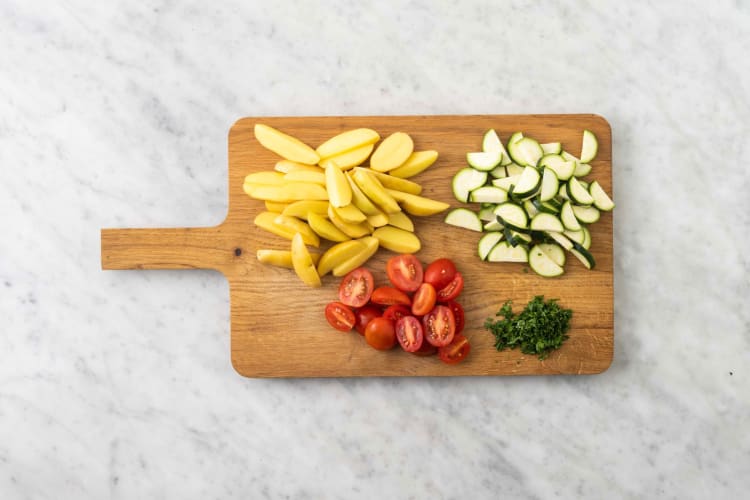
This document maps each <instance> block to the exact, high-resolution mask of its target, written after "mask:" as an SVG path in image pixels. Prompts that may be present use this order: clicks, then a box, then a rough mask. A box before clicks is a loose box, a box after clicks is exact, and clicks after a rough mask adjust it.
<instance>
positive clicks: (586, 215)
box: [573, 205, 600, 224]
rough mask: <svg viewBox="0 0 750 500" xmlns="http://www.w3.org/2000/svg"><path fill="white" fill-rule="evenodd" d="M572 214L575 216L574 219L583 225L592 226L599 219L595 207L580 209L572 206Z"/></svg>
mask: <svg viewBox="0 0 750 500" xmlns="http://www.w3.org/2000/svg"><path fill="white" fill-rule="evenodd" d="M573 214H574V215H575V216H576V219H578V220H579V221H581V222H583V223H584V224H593V223H594V222H596V221H598V220H599V217H600V213H599V209H598V208H596V207H595V206H589V207H580V206H578V205H573Z"/></svg>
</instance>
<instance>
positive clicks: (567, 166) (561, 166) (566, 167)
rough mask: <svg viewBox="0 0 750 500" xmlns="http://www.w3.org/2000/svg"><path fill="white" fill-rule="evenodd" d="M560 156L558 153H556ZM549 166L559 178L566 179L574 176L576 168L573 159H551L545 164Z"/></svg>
mask: <svg viewBox="0 0 750 500" xmlns="http://www.w3.org/2000/svg"><path fill="white" fill-rule="evenodd" d="M554 156H558V155H554ZM544 166H545V167H547V168H550V169H552V171H553V172H554V173H555V175H556V176H557V178H558V179H560V180H561V181H565V180H568V179H570V178H571V177H572V176H573V172H575V170H576V166H575V163H573V162H572V161H557V160H555V159H552V160H549V161H547V162H546V165H544Z"/></svg>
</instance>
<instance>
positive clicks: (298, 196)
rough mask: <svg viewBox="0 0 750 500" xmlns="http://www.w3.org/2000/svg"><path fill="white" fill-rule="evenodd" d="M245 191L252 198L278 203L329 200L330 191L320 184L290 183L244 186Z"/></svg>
mask: <svg viewBox="0 0 750 500" xmlns="http://www.w3.org/2000/svg"><path fill="white" fill-rule="evenodd" d="M242 187H243V189H244V190H245V193H247V194H248V195H249V196H250V197H251V198H255V199H256V200H268V201H277V202H284V203H285V202H292V201H299V200H327V199H328V191H326V189H325V188H324V187H323V186H321V185H320V184H312V183H309V182H288V183H286V184H283V185H280V186H268V185H263V184H244V185H243V186H242Z"/></svg>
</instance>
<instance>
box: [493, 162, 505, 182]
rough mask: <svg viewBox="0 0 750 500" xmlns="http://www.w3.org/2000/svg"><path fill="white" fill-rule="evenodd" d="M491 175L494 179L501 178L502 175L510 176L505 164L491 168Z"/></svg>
mask: <svg viewBox="0 0 750 500" xmlns="http://www.w3.org/2000/svg"><path fill="white" fill-rule="evenodd" d="M490 175H491V176H492V177H493V178H494V179H500V178H502V177H508V172H507V171H506V170H505V166H503V165H498V166H497V167H495V168H493V169H492V170H490Z"/></svg>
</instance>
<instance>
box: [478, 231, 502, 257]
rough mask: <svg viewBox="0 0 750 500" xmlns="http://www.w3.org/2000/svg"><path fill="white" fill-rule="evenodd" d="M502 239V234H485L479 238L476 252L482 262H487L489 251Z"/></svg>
mask: <svg viewBox="0 0 750 500" xmlns="http://www.w3.org/2000/svg"><path fill="white" fill-rule="evenodd" d="M502 239H503V233H501V232H492V233H487V234H485V235H484V236H482V237H481V238H479V244H478V245H477V252H478V253H479V258H480V259H482V260H487V256H488V255H489V253H490V251H491V250H492V249H493V248H494V247H495V245H497V244H498V243H499V242H500V240H502Z"/></svg>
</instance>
